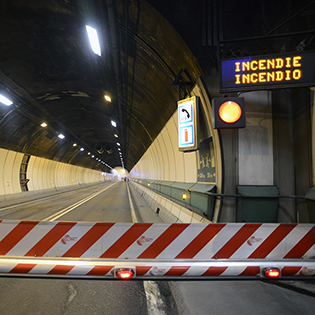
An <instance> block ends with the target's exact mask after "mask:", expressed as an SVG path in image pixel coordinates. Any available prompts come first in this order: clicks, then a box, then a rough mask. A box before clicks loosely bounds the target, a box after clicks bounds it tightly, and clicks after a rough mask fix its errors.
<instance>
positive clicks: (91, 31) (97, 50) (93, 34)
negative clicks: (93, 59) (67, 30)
mask: <svg viewBox="0 0 315 315" xmlns="http://www.w3.org/2000/svg"><path fill="white" fill-rule="evenodd" d="M86 31H87V33H88V36H89V41H90V45H91V48H92V51H93V52H94V54H96V55H98V56H101V47H100V43H99V41H98V36H97V31H96V29H95V28H93V27H91V26H88V25H86Z"/></svg>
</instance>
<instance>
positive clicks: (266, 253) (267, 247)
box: [0, 221, 315, 280]
mask: <svg viewBox="0 0 315 315" xmlns="http://www.w3.org/2000/svg"><path fill="white" fill-rule="evenodd" d="M0 275H2V276H3V275H5V276H14V275H15V276H42V277H66V278H71V277H75V278H102V279H120V278H122V279H124V278H126V279H127V278H133V279H143V280H146V279H152V278H153V279H177V280H180V279H185V280H187V279H212V278H215V279H230V278H245V279H261V278H279V279H286V278H287V279H292V278H301V279H307V278H310V277H314V276H315V225H314V224H273V223H263V224H246V223H227V224H220V223H217V224H203V223H193V224H181V223H174V224H164V223H163V224H160V223H158V224H156V223H154V224H149V223H91V222H47V221H45V222H44V221H0Z"/></svg>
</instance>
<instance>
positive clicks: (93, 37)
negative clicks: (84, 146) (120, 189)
mask: <svg viewBox="0 0 315 315" xmlns="http://www.w3.org/2000/svg"><path fill="white" fill-rule="evenodd" d="M86 31H87V34H88V38H89V41H90V46H91V49H92V51H93V53H94V54H96V55H98V56H100V57H101V55H102V54H101V46H100V43H99V40H98V34H97V30H96V29H95V28H93V27H91V26H89V25H86ZM105 100H107V101H109V102H110V101H111V99H110V97H108V96H106V95H105ZM111 124H112V126H113V127H116V122H115V121H114V120H112V121H111ZM114 136H115V137H116V138H118V135H117V134H114ZM116 144H117V147H118V152H119V157H120V161H121V165H122V167H123V168H125V166H124V160H123V157H122V152H121V149H120V143H119V142H116Z"/></svg>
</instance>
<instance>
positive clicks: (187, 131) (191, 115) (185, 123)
mask: <svg viewBox="0 0 315 315" xmlns="http://www.w3.org/2000/svg"><path fill="white" fill-rule="evenodd" d="M197 113H198V98H197V97H196V96H194V97H191V98H187V99H185V100H181V101H179V102H178V139H179V149H180V150H181V151H191V150H197V149H198V146H199V143H198V128H197Z"/></svg>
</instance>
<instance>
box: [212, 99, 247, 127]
mask: <svg viewBox="0 0 315 315" xmlns="http://www.w3.org/2000/svg"><path fill="white" fill-rule="evenodd" d="M212 117H213V128H215V129H220V128H244V127H245V101H244V98H243V97H229V98H227V97H223V98H214V99H213V100H212Z"/></svg>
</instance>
